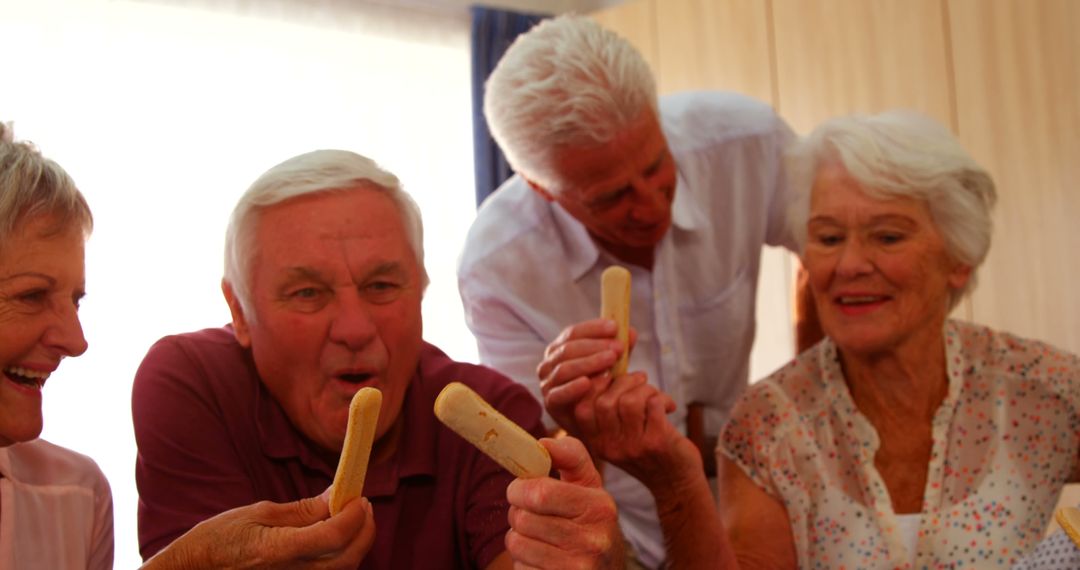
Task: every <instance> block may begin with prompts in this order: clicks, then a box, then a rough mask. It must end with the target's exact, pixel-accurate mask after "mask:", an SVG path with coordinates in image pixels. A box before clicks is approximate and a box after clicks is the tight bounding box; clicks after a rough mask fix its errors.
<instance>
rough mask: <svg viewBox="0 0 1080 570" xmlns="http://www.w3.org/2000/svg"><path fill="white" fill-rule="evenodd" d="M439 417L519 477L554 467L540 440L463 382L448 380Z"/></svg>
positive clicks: (438, 405)
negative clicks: (449, 381)
mask: <svg viewBox="0 0 1080 570" xmlns="http://www.w3.org/2000/svg"><path fill="white" fill-rule="evenodd" d="M435 417H437V418H439V421H441V422H442V423H444V424H446V427H448V428H450V429H452V430H454V432H455V433H457V434H458V435H460V436H461V437H463V438H465V440H466V441H468V442H469V443H471V444H473V445H475V446H476V447H477V449H479V450H480V451H483V452H484V453H486V454H487V455H488V457H491V458H492V459H494V460H495V462H496V463H498V464H499V465H502V466H503V467H505V468H506V470H507V471H509V472H511V473H513V474H514V476H515V477H525V478H532V477H546V476H547V475H548V473H549V472H550V471H551V456H550V455H549V454H548V450H547V449H545V448H544V446H542V445H540V442H538V441H536V439H535V438H534V437H533V436H532V435H530V434H529V432H527V431H525V430H524V429H522V428H521V426H519V425H517V424H515V423H514V422H512V421H510V420H509V419H508V418H507V417H506V416H504V415H502V414H500V413H499V411H498V410H496V409H495V408H493V407H491V404H489V403H487V402H485V401H484V399H483V398H481V397H480V395H479V394H477V393H476V392H474V391H473V390H472V389H471V388H469V387H468V386H466V385H464V384H462V383H460V382H451V383H449V384H447V385H446V387H445V388H443V389H442V392H440V393H439V397H438V398H435Z"/></svg>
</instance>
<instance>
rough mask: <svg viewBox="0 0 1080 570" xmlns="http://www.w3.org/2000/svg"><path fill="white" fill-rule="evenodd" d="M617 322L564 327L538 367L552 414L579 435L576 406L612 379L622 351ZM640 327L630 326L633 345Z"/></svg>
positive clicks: (568, 430)
mask: <svg viewBox="0 0 1080 570" xmlns="http://www.w3.org/2000/svg"><path fill="white" fill-rule="evenodd" d="M615 332H616V325H615V321H613V320H611V319H592V320H588V321H584V322H581V323H578V324H575V325H572V326H569V327H566V328H565V329H563V331H562V332H561V333H559V336H558V337H556V339H555V340H554V341H552V342H551V344H549V345H548V346H547V349H545V350H544V359H543V360H542V361H541V362H540V364H539V366H537V367H536V374H537V376H539V378H540V392H541V394H542V395H543V398H544V408H545V409H547V412H548V414H550V415H551V417H552V418H553V419H554V420H555V421H556V422H557V423H558V424H559V425H560V426H561V427H562V428H563V429H565V430H566V431H567V433H569V434H570V435H573V436H575V437H579V436H580V433H581V432H580V430H579V429H578V426H577V423H576V420H575V417H574V406H576V405H577V404H578V403H579V402H580V401H581V400H582V399H585V398H589V397H593V396H595V395H596V394H598V393H599V392H602V391H603V390H604V389H606V388H607V386H608V384H609V383H610V382H611V374H610V371H611V367H612V366H613V365H614V364H615V361H616V360H617V359H618V358H619V355H620V354H622V350H623V348H622V344H621V343H619V342H618V341H617V340H615ZM636 340H637V331H635V330H634V329H633V328H631V329H630V347H633V346H634V343H635V342H636Z"/></svg>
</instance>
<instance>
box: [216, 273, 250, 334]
mask: <svg viewBox="0 0 1080 570" xmlns="http://www.w3.org/2000/svg"><path fill="white" fill-rule="evenodd" d="M221 292H222V294H224V295H225V302H226V303H228V304H229V312H230V313H232V325H233V334H234V335H236V341H237V342H239V343H240V346H242V347H244V348H251V329H250V328H248V322H247V318H245V317H244V308H243V307H242V306H241V305H240V299H239V298H237V296H236V293H235V292H234V291H233V288H232V283H229V282H228V281H226V280H224V279H222V280H221Z"/></svg>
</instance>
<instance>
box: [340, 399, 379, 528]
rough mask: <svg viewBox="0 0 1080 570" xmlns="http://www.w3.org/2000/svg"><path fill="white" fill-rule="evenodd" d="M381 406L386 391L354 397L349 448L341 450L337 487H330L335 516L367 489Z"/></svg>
mask: <svg viewBox="0 0 1080 570" xmlns="http://www.w3.org/2000/svg"><path fill="white" fill-rule="evenodd" d="M381 406H382V392H380V391H378V390H377V389H375V388H361V389H360V390H359V391H357V392H356V394H354V395H353V399H352V402H351V403H350V404H349V429H348V431H346V432H345V445H344V446H343V447H342V448H341V459H340V460H339V461H338V466H337V472H336V473H334V485H333V486H332V487H331V488H330V514H331V515H336V514H338V513H339V512H341V509H342V508H344V507H345V504H346V503H348V502H349V501H351V500H353V499H355V498H357V497H359V496H360V493H361V492H362V491H363V490H364V477H365V476H366V475H367V467H368V459H370V458H371V445H372V444H373V443H374V442H375V426H376V424H377V423H378V421H379V408H380V407H381Z"/></svg>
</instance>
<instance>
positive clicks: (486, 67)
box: [470, 6, 547, 207]
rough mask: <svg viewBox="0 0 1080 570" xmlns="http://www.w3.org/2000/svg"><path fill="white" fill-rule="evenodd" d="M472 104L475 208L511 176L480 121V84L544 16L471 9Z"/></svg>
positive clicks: (478, 7) (481, 114) (486, 128)
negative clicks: (520, 36)
mask: <svg viewBox="0 0 1080 570" xmlns="http://www.w3.org/2000/svg"><path fill="white" fill-rule="evenodd" d="M470 10H471V12H472V103H473V161H474V162H475V170H476V206H477V207H479V206H480V203H481V202H483V201H484V198H487V197H488V195H489V194H491V193H492V192H494V191H495V189H496V188H498V187H499V185H500V184H502V183H503V182H505V181H506V179H507V178H510V176H511V175H512V174H513V171H512V170H510V165H509V164H507V163H506V157H504V156H503V153H502V151H501V150H499V145H497V144H495V141H494V140H492V138H491V132H490V131H488V126H487V121H485V120H484V81H486V80H487V78H488V75H489V74H491V70H492V69H495V64H497V63H499V59H500V58H502V56H503V54H504V53H506V49H507V48H509V47H510V44H512V43H513V42H514V38H516V37H517V36H518V34H521V33H523V32H526V31H528V30H529V28H532V27H533V26H535V25H536V24H537V23H538V22H540V21H541V20H543V19H544V18H545V17H547V16H544V15H540V14H522V13H518V12H509V11H506V10H497V9H495V8H485V7H483V6H473V7H472V8H471V9H470Z"/></svg>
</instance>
